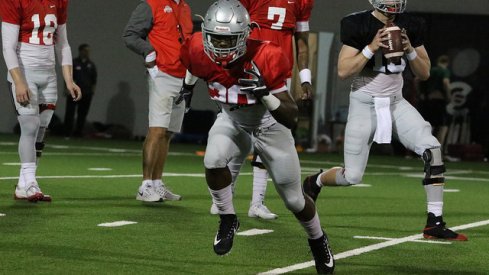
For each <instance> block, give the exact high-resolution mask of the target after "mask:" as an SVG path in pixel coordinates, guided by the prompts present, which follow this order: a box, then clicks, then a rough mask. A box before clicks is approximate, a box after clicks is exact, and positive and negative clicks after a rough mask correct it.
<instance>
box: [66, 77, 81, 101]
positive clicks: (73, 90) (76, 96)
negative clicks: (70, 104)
mask: <svg viewBox="0 0 489 275" xmlns="http://www.w3.org/2000/svg"><path fill="white" fill-rule="evenodd" d="M66 90H68V92H69V93H70V95H71V98H73V101H78V100H80V99H81V98H82V93H81V89H80V87H78V85H76V84H75V83H74V82H70V83H66Z"/></svg>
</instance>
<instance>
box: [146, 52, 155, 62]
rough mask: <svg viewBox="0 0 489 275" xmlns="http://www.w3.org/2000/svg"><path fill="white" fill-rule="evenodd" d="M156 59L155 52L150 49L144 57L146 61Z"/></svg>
mask: <svg viewBox="0 0 489 275" xmlns="http://www.w3.org/2000/svg"><path fill="white" fill-rule="evenodd" d="M155 60H156V52H155V51H152V52H150V53H149V54H148V55H147V56H146V57H145V58H144V61H146V63H149V62H153V61H155Z"/></svg>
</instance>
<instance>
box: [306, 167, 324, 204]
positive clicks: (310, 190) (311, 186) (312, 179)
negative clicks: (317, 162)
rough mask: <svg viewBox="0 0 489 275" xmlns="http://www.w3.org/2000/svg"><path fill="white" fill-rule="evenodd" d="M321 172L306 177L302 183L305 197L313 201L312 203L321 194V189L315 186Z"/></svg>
mask: <svg viewBox="0 0 489 275" xmlns="http://www.w3.org/2000/svg"><path fill="white" fill-rule="evenodd" d="M322 172H323V169H321V170H319V173H316V174H314V175H312V176H309V177H307V178H306V179H305V180H304V183H303V188H304V193H306V195H308V196H309V197H311V199H313V200H314V202H316V200H317V198H318V195H319V192H321V187H319V186H318V185H317V184H316V181H317V179H318V177H319V175H320V174H321V173H322Z"/></svg>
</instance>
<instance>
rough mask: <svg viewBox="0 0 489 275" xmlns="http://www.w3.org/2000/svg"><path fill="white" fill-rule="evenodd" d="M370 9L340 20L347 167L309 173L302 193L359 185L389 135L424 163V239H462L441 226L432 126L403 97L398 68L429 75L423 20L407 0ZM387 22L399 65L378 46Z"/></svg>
mask: <svg viewBox="0 0 489 275" xmlns="http://www.w3.org/2000/svg"><path fill="white" fill-rule="evenodd" d="M370 3H371V4H372V5H373V7H374V10H371V11H364V12H358V13H353V14H351V15H348V16H346V17H344V18H343V19H342V21H341V41H342V42H343V46H342V48H341V51H340V54H339V58H338V75H339V77H340V78H348V77H353V83H352V86H351V93H350V109H349V114H348V121H347V124H346V130H345V145H344V148H345V149H344V157H345V167H344V168H342V167H333V168H331V169H329V170H327V171H325V172H320V173H318V174H315V175H313V176H310V177H307V178H306V180H305V181H304V191H305V192H306V193H307V194H308V195H309V196H310V197H312V198H313V199H314V200H316V198H317V196H318V194H319V191H320V190H321V189H320V188H321V187H322V186H350V185H354V184H357V183H360V182H361V180H362V177H363V173H364V172H365V168H366V166H367V160H368V155H369V150H370V146H371V145H372V143H373V142H374V141H375V142H377V143H390V141H391V137H392V134H394V136H395V137H397V138H398V139H399V141H400V142H401V143H402V144H403V145H404V146H405V147H406V148H408V149H409V150H411V151H413V152H416V153H417V154H418V155H419V156H421V158H422V159H423V161H424V173H425V176H424V179H423V181H422V183H423V186H424V189H425V192H426V197H427V210H428V211H427V212H428V213H427V216H428V217H427V222H426V227H425V228H424V230H423V234H424V237H425V238H429V239H435V238H438V239H449V240H459V241H466V240H467V237H466V236H465V235H463V234H458V233H457V232H454V231H452V230H450V229H448V228H446V227H445V222H444V221H443V218H442V213H443V211H442V210H443V186H444V184H445V178H444V176H443V173H444V172H445V165H444V164H443V158H442V152H441V150H440V147H441V145H440V143H439V142H438V140H437V139H436V138H435V137H434V136H433V135H432V133H431V126H430V124H429V123H428V122H426V121H425V120H424V119H423V118H422V117H421V115H420V114H419V113H418V111H417V110H416V109H415V108H414V107H413V106H411V105H410V104H409V103H408V102H407V101H406V100H405V99H404V98H403V97H402V86H403V78H402V71H404V69H405V68H406V65H407V64H409V66H410V68H411V70H412V72H413V74H414V75H416V76H417V77H418V78H420V79H423V80H424V79H427V78H428V77H429V74H430V59H429V57H428V53H427V52H426V49H425V47H424V45H423V35H424V24H425V23H424V21H422V20H421V19H420V18H417V17H414V16H412V15H409V14H404V13H403V11H404V9H405V7H406V0H370ZM387 22H394V24H395V25H397V26H399V27H400V28H401V29H402V30H403V32H402V39H403V42H402V43H403V45H404V53H405V54H404V58H403V59H402V60H401V64H394V63H393V62H390V61H388V60H387V59H386V58H385V57H384V56H383V54H382V51H381V50H380V49H381V48H384V47H387V46H386V45H385V44H384V42H385V41H386V40H387V37H386V36H387V35H388V30H386V28H385V25H386V23H387Z"/></svg>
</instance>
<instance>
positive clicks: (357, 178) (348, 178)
mask: <svg viewBox="0 0 489 275" xmlns="http://www.w3.org/2000/svg"><path fill="white" fill-rule="evenodd" d="M338 178H339V179H340V180H341V178H344V183H345V184H342V185H355V184H358V183H360V182H362V178H363V173H361V172H359V171H354V170H351V169H348V170H346V169H345V170H344V172H343V173H342V175H340V176H339V177H338V175H337V180H338Z"/></svg>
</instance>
